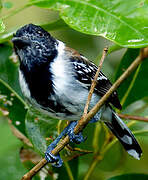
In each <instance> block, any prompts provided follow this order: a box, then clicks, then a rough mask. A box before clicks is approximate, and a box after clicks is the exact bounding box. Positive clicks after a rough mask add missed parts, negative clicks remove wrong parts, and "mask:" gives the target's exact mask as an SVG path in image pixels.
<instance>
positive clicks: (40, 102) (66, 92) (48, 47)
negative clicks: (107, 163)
mask: <svg viewBox="0 0 148 180" xmlns="http://www.w3.org/2000/svg"><path fill="white" fill-rule="evenodd" d="M12 42H13V44H14V49H15V52H16V54H17V55H18V57H19V60H20V70H19V78H20V86H21V89H22V92H23V94H24V96H25V97H26V99H27V100H28V101H29V102H30V103H31V104H32V105H33V106H35V107H36V108H38V109H40V110H42V111H44V112H46V113H48V114H49V115H50V116H52V117H56V118H59V119H66V120H71V121H77V120H79V119H80V118H81V116H82V113H83V110H84V107H85V103H86V100H87V96H88V92H89V89H90V86H91V82H92V80H93V78H94V76H95V73H96V71H97V67H96V65H94V64H93V63H91V62H90V61H88V60H87V59H86V58H85V57H83V56H82V55H80V54H79V53H78V52H77V51H75V50H73V49H71V48H68V47H66V46H65V44H64V43H63V42H61V41H59V40H56V39H54V38H53V37H52V36H51V35H50V34H49V33H48V32H46V31H45V30H43V29H42V28H41V27H39V26H36V25H33V24H28V25H26V26H24V27H22V28H21V29H19V30H18V31H17V32H16V35H15V36H14V38H13V39H12ZM111 85H112V84H111V82H110V81H109V80H108V79H107V77H106V76H105V75H104V74H103V73H102V72H100V74H99V77H98V83H97V85H96V87H95V91H94V93H93V96H92V99H91V102H90V106H89V109H91V108H92V107H93V106H94V105H95V104H96V103H97V102H98V100H99V99H100V97H102V96H103V95H104V94H105V93H106V92H107V91H108V90H109V88H110V87H111ZM110 104H112V105H114V106H115V107H116V108H119V109H121V105H120V102H119V99H118V96H117V92H116V91H115V92H114V93H113V94H112V95H111V96H110V98H109V99H108V101H107V103H106V104H105V105H104V106H103V107H102V108H101V109H100V111H99V112H98V113H97V114H96V115H95V116H94V118H93V120H95V121H97V120H100V119H101V120H102V121H104V122H105V124H106V125H107V126H108V127H109V129H110V130H111V131H112V132H113V134H114V135H115V136H116V137H117V138H118V139H119V141H120V142H121V144H122V145H123V147H124V148H125V150H126V151H127V152H128V153H129V154H130V155H131V156H133V157H135V158H136V159H139V158H140V156H141V153H142V150H141V148H140V146H139V144H138V142H137V141H136V139H135V137H134V135H133V134H132V133H131V131H130V130H129V129H128V127H127V126H126V125H125V124H124V123H123V122H122V120H121V119H120V118H119V117H118V116H117V115H116V113H115V112H114V111H113V109H112V108H111V106H110ZM49 149H50V148H49ZM47 159H48V158H47ZM51 162H52V161H51Z"/></svg>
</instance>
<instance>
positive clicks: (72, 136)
mask: <svg viewBox="0 0 148 180" xmlns="http://www.w3.org/2000/svg"><path fill="white" fill-rule="evenodd" d="M76 125H77V121H73V122H71V124H70V126H69V129H68V132H67V135H68V136H69V138H70V142H73V143H76V144H80V143H81V142H84V141H85V140H86V138H84V137H83V135H82V133H81V132H80V133H78V134H75V133H74V128H75V126H76Z"/></svg>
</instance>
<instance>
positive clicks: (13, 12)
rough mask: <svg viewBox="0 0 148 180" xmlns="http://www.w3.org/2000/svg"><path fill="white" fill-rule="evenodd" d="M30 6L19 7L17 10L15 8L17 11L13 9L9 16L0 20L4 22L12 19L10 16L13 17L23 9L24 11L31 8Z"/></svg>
mask: <svg viewBox="0 0 148 180" xmlns="http://www.w3.org/2000/svg"><path fill="white" fill-rule="evenodd" d="M31 6H32V5H31V4H25V5H23V6H22V7H19V8H17V9H14V10H12V11H11V12H10V13H9V14H7V15H5V16H3V17H2V20H6V19H8V18H9V17H12V16H14V15H15V14H17V13H19V12H21V11H23V10H24V9H26V8H28V7H31Z"/></svg>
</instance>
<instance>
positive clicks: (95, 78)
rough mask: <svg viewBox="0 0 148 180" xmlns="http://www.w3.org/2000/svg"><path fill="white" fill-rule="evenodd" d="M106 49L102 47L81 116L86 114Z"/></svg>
mask: <svg viewBox="0 0 148 180" xmlns="http://www.w3.org/2000/svg"><path fill="white" fill-rule="evenodd" d="M107 51H108V49H107V48H104V49H103V54H102V57H101V60H100V63H99V66H98V69H97V72H96V74H95V77H94V79H93V81H92V84H91V87H90V91H89V94H88V98H87V101H86V105H85V108H84V113H83V116H84V117H85V116H86V115H87V111H88V107H89V103H90V101H91V97H92V94H93V92H94V89H95V87H96V84H97V78H98V76H99V73H100V70H101V67H102V65H103V61H104V59H105V57H106V54H107Z"/></svg>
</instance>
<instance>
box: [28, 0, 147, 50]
mask: <svg viewBox="0 0 148 180" xmlns="http://www.w3.org/2000/svg"><path fill="white" fill-rule="evenodd" d="M30 1H31V2H30V3H31V4H35V5H37V6H39V7H43V8H51V9H54V10H59V11H60V15H61V18H62V19H63V20H64V21H65V22H66V23H67V24H68V25H69V26H71V27H72V28H73V29H76V30H78V31H80V32H83V33H87V34H91V35H99V36H103V37H105V38H107V39H109V40H111V41H113V42H115V43H117V44H119V45H121V46H124V47H144V46H147V45H148V21H147V17H148V1H147V0H132V1H129V0H124V1H121V0H113V1H111V0H105V1H104V0H99V1H95V0H89V1H88V0H66V1H65V0H54V1H49V0H30Z"/></svg>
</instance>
